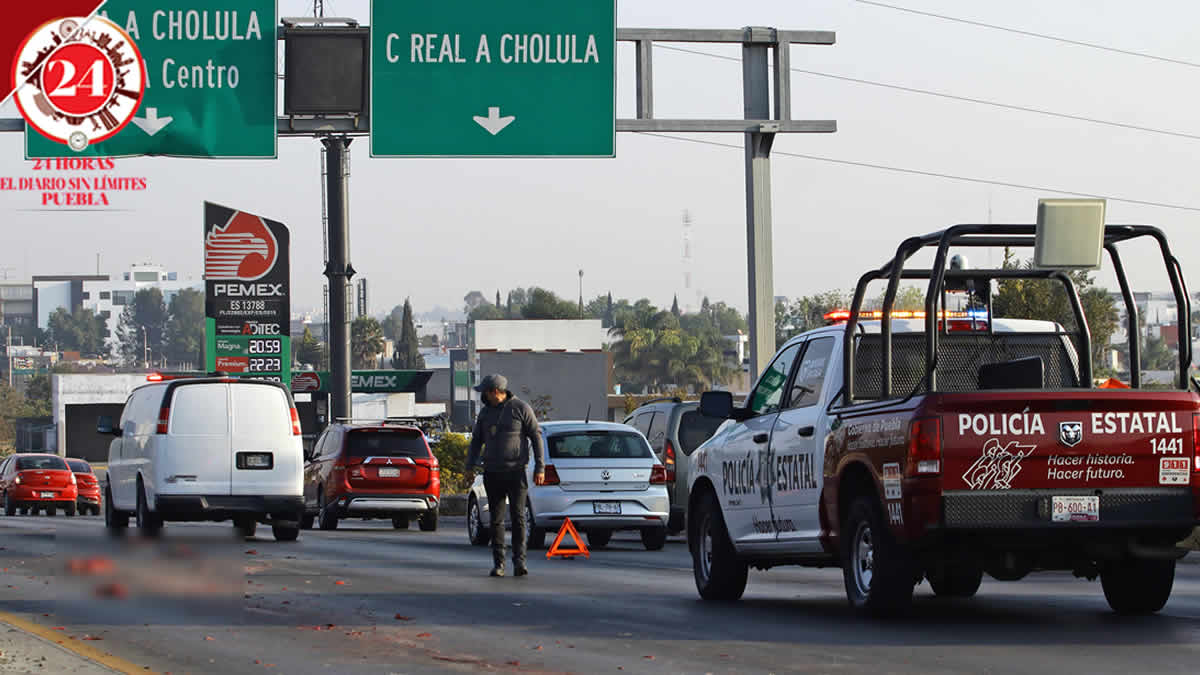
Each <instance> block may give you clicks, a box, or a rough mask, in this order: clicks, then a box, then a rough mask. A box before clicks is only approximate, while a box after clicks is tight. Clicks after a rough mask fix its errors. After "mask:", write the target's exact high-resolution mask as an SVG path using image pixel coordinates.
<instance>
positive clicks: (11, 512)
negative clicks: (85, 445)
mask: <svg viewBox="0 0 1200 675" xmlns="http://www.w3.org/2000/svg"><path fill="white" fill-rule="evenodd" d="M0 493H2V494H3V500H4V514H5V515H7V516H15V515H16V514H17V511H18V510H19V511H21V513H22V514H24V513H31V514H34V515H36V514H37V512H38V511H45V512H46V515H48V516H53V515H54V513H55V511H56V510H58V509H62V510H63V512H64V513H66V514H67V515H68V516H73V515H75V500H76V499H77V498H78V496H79V490H78V489H77V487H76V481H75V474H74V473H72V472H71V468H70V467H69V466H67V462H66V460H64V459H63V458H62V457H59V456H58V455H47V454H20V455H13V456H11V457H9V458H8V459H6V460H4V462H3V463H0Z"/></svg>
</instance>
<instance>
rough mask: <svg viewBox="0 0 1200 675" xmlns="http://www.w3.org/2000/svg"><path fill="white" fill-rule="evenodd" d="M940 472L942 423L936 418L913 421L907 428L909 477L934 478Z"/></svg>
mask: <svg viewBox="0 0 1200 675" xmlns="http://www.w3.org/2000/svg"><path fill="white" fill-rule="evenodd" d="M941 472H942V421H941V420H940V419H938V418H936V417H927V418H924V419H919V420H913V422H912V424H911V425H909V428H908V466H907V473H908V475H910V476H936V475H938V474H940V473H941Z"/></svg>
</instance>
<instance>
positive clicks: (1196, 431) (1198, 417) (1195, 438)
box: [1192, 413, 1200, 483]
mask: <svg viewBox="0 0 1200 675" xmlns="http://www.w3.org/2000/svg"><path fill="white" fill-rule="evenodd" d="M1192 473H1200V413H1192ZM1192 482H1193V483H1195V482H1196V481H1195V480H1193V481H1192Z"/></svg>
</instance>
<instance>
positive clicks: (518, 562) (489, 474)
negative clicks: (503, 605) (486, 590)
mask: <svg viewBox="0 0 1200 675" xmlns="http://www.w3.org/2000/svg"><path fill="white" fill-rule="evenodd" d="M483 489H484V490H485V491H486V492H487V499H488V511H489V512H490V513H491V516H492V523H491V527H492V560H493V562H495V563H496V567H499V568H503V567H504V503H505V502H506V501H507V502H508V510H509V514H510V519H511V520H512V542H513V566H514V567H524V566H525V544H526V543H527V542H526V539H525V495H526V494H527V493H528V491H529V483H528V482H527V480H526V478H525V470H524V469H518V470H516V471H484V472H483Z"/></svg>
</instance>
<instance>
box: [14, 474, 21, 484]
mask: <svg viewBox="0 0 1200 675" xmlns="http://www.w3.org/2000/svg"><path fill="white" fill-rule="evenodd" d="M13 482H14V483H16V484H17V485H20V484H21V474H17V479H16V480H15V481H13Z"/></svg>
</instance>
